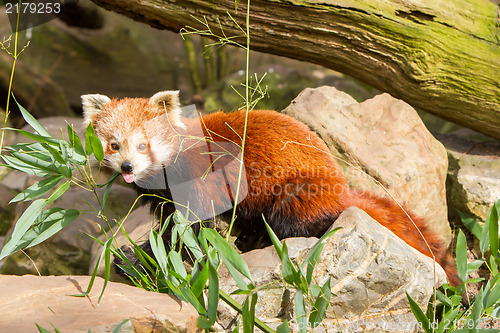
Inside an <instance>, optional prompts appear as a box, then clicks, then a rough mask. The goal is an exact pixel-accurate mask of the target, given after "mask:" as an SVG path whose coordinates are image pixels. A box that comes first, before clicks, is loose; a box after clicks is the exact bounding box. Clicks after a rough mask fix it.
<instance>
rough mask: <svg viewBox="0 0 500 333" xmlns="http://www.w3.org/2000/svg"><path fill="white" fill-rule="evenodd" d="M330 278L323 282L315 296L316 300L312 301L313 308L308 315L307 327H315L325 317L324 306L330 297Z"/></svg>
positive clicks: (326, 305) (325, 306)
mask: <svg viewBox="0 0 500 333" xmlns="http://www.w3.org/2000/svg"><path fill="white" fill-rule="evenodd" d="M330 280H331V278H328V280H327V281H326V282H325V284H324V285H323V287H321V292H320V294H319V295H318V296H317V298H316V301H315V302H314V308H313V311H312V312H311V314H310V315H309V325H310V326H309V327H311V328H313V329H314V328H315V327H317V326H318V325H319V324H320V323H321V322H322V321H323V318H324V317H325V313H326V308H327V307H328V304H329V302H330V297H331V296H332V290H331V288H330Z"/></svg>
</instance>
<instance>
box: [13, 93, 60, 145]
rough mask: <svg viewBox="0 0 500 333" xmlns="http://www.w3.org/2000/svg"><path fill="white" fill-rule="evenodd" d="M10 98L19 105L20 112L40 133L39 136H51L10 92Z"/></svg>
mask: <svg viewBox="0 0 500 333" xmlns="http://www.w3.org/2000/svg"><path fill="white" fill-rule="evenodd" d="M12 98H13V99H14V101H15V102H16V104H17V106H18V107H19V110H21V114H22V115H23V118H24V120H25V121H26V122H27V123H28V124H29V125H30V126H31V127H33V129H34V130H35V131H36V132H37V133H38V134H40V135H41V136H45V137H52V135H50V133H49V132H47V130H46V129H45V128H44V127H43V126H42V125H41V124H40V123H39V122H38V121H37V120H36V119H35V118H34V117H33V116H32V115H31V114H30V113H29V112H28V111H27V110H26V109H25V108H24V107H23V106H22V105H21V104H19V103H18V102H17V100H16V98H15V97H14V94H12Z"/></svg>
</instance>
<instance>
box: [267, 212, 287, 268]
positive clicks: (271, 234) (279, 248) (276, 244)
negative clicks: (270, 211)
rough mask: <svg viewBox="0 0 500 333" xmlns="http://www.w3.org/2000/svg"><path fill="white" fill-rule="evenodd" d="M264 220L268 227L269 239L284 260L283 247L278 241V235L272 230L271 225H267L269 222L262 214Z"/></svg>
mask: <svg viewBox="0 0 500 333" xmlns="http://www.w3.org/2000/svg"><path fill="white" fill-rule="evenodd" d="M262 218H263V219H264V225H265V226H266V230H267V233H268V235H269V238H271V242H272V243H273V245H274V248H275V249H276V252H277V253H278V256H279V258H280V260H282V258H283V246H282V245H281V242H280V240H279V239H278V237H277V236H276V234H275V233H274V231H273V229H271V227H270V226H269V224H267V221H266V219H265V217H264V214H262Z"/></svg>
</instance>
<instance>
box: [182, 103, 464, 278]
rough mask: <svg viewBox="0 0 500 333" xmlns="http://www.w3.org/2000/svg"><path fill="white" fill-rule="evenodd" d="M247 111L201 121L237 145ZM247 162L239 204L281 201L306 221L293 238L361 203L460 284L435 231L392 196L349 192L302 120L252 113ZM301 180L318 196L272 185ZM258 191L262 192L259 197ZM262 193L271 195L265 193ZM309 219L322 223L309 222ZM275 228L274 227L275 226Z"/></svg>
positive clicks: (252, 206) (254, 206) (318, 229)
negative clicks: (326, 217) (288, 171)
mask: <svg viewBox="0 0 500 333" xmlns="http://www.w3.org/2000/svg"><path fill="white" fill-rule="evenodd" d="M243 115H244V113H243V111H241V112H236V113H229V114H226V113H222V112H217V113H214V114H211V115H208V116H205V117H204V119H203V120H204V123H205V125H206V127H207V128H208V129H210V130H211V131H212V132H214V133H217V134H220V136H221V137H225V138H228V139H229V140H232V141H235V142H238V143H239V142H241V141H240V139H239V137H238V135H236V133H234V131H236V132H237V133H238V134H239V135H240V136H242V134H243V127H244V116H243ZM228 124H229V125H230V128H232V129H233V130H234V131H233V130H231V129H230V128H229V126H228ZM188 131H189V128H188ZM214 138H215V137H214ZM244 161H245V167H246V170H245V171H246V174H247V180H248V184H249V193H248V196H247V197H246V198H245V200H244V201H243V202H242V203H241V205H242V206H243V207H244V208H245V209H249V210H255V211H257V212H260V211H261V210H262V207H267V206H269V205H273V204H274V205H281V209H283V208H284V209H285V212H284V213H285V214H293V215H295V216H297V217H298V219H297V220H299V221H301V223H302V224H304V225H297V226H294V231H293V232H292V235H293V236H320V235H321V233H322V232H324V231H325V230H326V229H327V228H328V227H329V226H330V224H331V222H332V221H331V220H321V219H319V220H318V219H317V217H318V216H323V215H328V214H325V212H328V213H329V214H330V215H332V213H333V216H334V215H338V214H340V213H341V212H342V211H343V210H344V209H346V208H347V207H350V206H357V207H359V208H361V209H363V210H364V211H366V212H367V213H368V214H369V215H370V216H371V217H372V218H373V219H375V220H377V221H378V222H379V223H380V224H382V225H383V226H385V227H387V228H388V229H389V230H391V231H392V232H394V233H395V234H396V235H397V236H398V237H400V238H401V239H403V240H404V241H405V242H406V243H407V244H409V245H410V246H412V247H413V248H415V249H417V250H418V251H420V252H421V253H423V254H425V255H427V256H429V257H431V258H433V256H434V257H435V260H436V261H437V262H438V263H439V264H441V266H442V267H443V268H444V269H445V271H446V273H447V275H448V278H449V279H450V282H451V283H452V284H454V285H457V284H459V283H460V281H459V280H458V278H457V273H456V270H455V268H454V265H453V264H452V263H451V261H450V257H449V254H448V252H447V248H446V244H445V242H444V241H443V239H442V238H441V237H440V236H438V235H437V234H435V233H434V232H432V231H431V230H430V229H429V228H428V227H427V226H426V224H425V221H424V220H423V219H422V218H420V217H417V216H415V215H413V214H411V213H409V215H410V217H411V219H412V220H413V222H412V221H411V220H410V219H409V218H408V216H407V215H406V213H405V212H404V211H403V210H402V209H401V208H400V207H399V206H398V205H397V204H396V203H395V202H394V201H393V200H390V199H387V198H382V197H377V196H374V195H372V194H369V193H367V192H363V191H357V190H351V189H350V188H349V187H348V185H347V182H346V180H345V178H344V177H343V175H342V173H341V171H340V169H339V167H338V164H337V162H336V161H335V159H334V157H333V156H332V155H331V153H330V152H329V150H328V147H327V146H326V145H325V144H324V142H323V141H322V140H321V139H320V138H319V137H318V136H317V135H316V134H315V133H313V132H311V131H310V130H309V128H308V127H307V126H306V125H304V124H303V123H300V122H299V121H297V120H295V119H293V118H291V117H288V116H286V115H284V114H280V113H276V112H273V111H252V112H250V113H249V119H248V126H247V141H246V146H245V154H244ZM255 163H257V165H255ZM287 168H288V169H293V168H296V170H295V171H298V172H295V174H293V172H292V174H291V175H290V174H288V175H287V174H286V173H285V174H280V173H279V171H280V170H279V169H287ZM266 171H267V172H266ZM291 171H294V170H291ZM297 181H298V182H299V183H301V184H304V183H306V184H310V185H316V186H317V187H318V188H319V189H320V190H319V191H318V193H317V194H314V195H313V194H311V193H308V195H310V196H309V197H307V198H304V197H303V196H301V194H300V193H294V194H293V195H285V194H282V195H281V196H282V197H281V198H276V191H275V193H273V192H272V187H273V186H276V185H278V186H281V187H283V186H285V184H295V183H296V182H297ZM257 191H261V193H260V195H259V193H257ZM262 191H264V192H266V191H267V192H266V193H272V195H262ZM278 196H279V195H278ZM283 201H286V205H283ZM310 221H315V223H318V222H320V223H318V224H317V225H315V226H310V225H305V224H307V223H309V222H310ZM277 227H278V226H273V229H277ZM285 227H286V228H290V227H291V226H285ZM285 234H286V232H285ZM286 236H288V235H286Z"/></svg>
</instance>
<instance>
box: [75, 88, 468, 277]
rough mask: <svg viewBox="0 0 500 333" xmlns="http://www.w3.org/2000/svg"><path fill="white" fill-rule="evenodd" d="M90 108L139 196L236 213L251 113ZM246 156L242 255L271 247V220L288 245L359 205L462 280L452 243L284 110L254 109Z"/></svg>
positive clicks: (159, 100) (199, 215)
mask: <svg viewBox="0 0 500 333" xmlns="http://www.w3.org/2000/svg"><path fill="white" fill-rule="evenodd" d="M82 104H83V112H84V123H85V124H89V123H91V124H92V126H93V127H94V129H95V132H96V135H97V136H98V137H99V138H100V140H101V141H102V144H103V147H104V152H105V159H104V162H105V164H106V165H107V166H109V167H110V168H112V169H113V170H115V171H117V172H120V173H121V174H122V176H123V179H124V180H125V181H126V182H128V183H131V182H135V183H136V184H137V185H139V186H138V191H139V193H147V194H157V195H158V196H146V200H147V201H149V202H150V203H151V209H152V210H153V211H156V213H157V214H160V215H162V216H163V217H165V216H168V215H169V214H170V213H173V212H174V211H175V208H176V205H174V204H171V203H169V204H165V202H164V201H165V199H168V200H171V201H176V202H177V201H179V200H180V201H183V202H180V205H177V208H179V207H186V206H188V207H189V211H191V212H192V213H193V216H194V220H196V219H198V220H202V219H206V218H208V217H211V216H213V215H223V214H224V212H225V211H228V210H230V209H231V207H232V205H233V204H234V200H235V195H236V186H235V185H236V184H237V183H238V173H239V166H240V163H239V158H240V157H241V155H239V154H238V153H239V151H240V147H241V145H242V138H243V134H244V127H245V112H244V111H238V112H233V113H223V112H216V113H212V114H209V115H205V116H203V117H201V118H199V119H182V118H181V116H180V113H181V110H180V106H179V95H178V91H163V92H159V93H157V94H155V95H153V96H152V97H151V98H150V99H140V98H124V99H121V100H117V99H110V98H108V97H107V96H104V95H98V94H94V95H83V96H82ZM228 147H233V148H234V147H236V149H233V148H228ZM243 156H244V157H243V163H244V168H245V169H244V176H245V178H244V181H243V182H242V184H241V187H240V192H241V195H240V196H239V198H240V200H238V202H239V203H238V205H237V210H236V216H237V219H236V222H235V227H237V228H239V230H240V236H239V237H238V239H237V240H236V245H237V246H238V247H239V248H240V249H242V250H248V248H246V246H247V245H246V244H248V243H249V242H248V238H250V239H254V240H259V241H260V242H261V243H264V244H265V243H266V242H269V239H268V236H267V232H266V230H265V228H264V225H263V222H262V221H263V219H262V216H264V218H265V219H266V221H267V222H268V223H269V225H270V226H271V228H272V229H273V231H274V232H275V233H276V235H277V236H278V238H280V239H283V238H287V237H310V236H315V237H320V236H321V235H322V234H323V233H324V232H325V231H326V230H327V229H328V228H329V227H330V226H331V225H332V223H334V222H335V220H336V219H337V217H338V216H339V214H340V213H341V212H342V211H344V210H345V209H346V208H348V207H351V206H357V207H359V208H361V209H363V210H364V211H365V212H366V213H368V214H369V215H370V216H371V217H372V218H374V219H375V220H377V221H378V222H379V223H380V224H382V225H383V226H385V227H387V228H388V229H389V230H391V231H392V232H394V233H395V234H396V235H397V236H398V237H400V238H401V239H402V240H404V241H405V242H406V243H407V244H409V245H410V246H412V247H414V248H415V249H417V250H418V251H420V252H421V253H423V254H425V255H427V256H429V257H431V258H432V254H434V256H435V259H436V261H437V262H438V263H439V264H440V265H441V266H442V267H443V268H444V269H445V271H446V274H447V276H448V279H449V281H450V283H451V284H452V285H458V284H460V281H459V279H458V277H457V273H456V270H455V268H454V265H453V264H452V262H451V261H450V256H449V254H448V252H447V247H446V243H445V242H444V241H443V239H442V238H441V237H440V236H438V235H437V234H435V233H433V232H432V231H431V230H430V229H429V228H428V227H427V226H426V224H425V222H424V221H423V219H422V218H420V217H417V216H414V215H410V216H411V219H412V220H413V221H414V223H415V225H416V226H417V227H418V229H419V230H417V228H416V227H415V225H414V224H413V223H412V221H411V220H410V219H409V218H408V216H407V215H406V214H405V212H404V211H403V210H402V209H401V208H400V207H399V206H398V205H397V204H396V203H394V202H393V201H392V200H389V199H386V198H382V197H377V196H375V195H372V194H369V193H367V192H364V191H360V190H353V189H351V188H349V186H348V184H347V181H346V179H345V178H344V176H343V175H342V173H341V171H340V168H339V166H338V164H337V162H336V161H335V158H334V157H333V155H332V154H331V153H330V152H329V150H328V148H327V146H326V145H325V143H324V142H323V141H322V140H321V139H320V138H319V136H318V135H317V134H315V133H314V132H312V131H311V130H310V129H309V128H308V127H307V126H306V125H305V124H303V123H301V122H299V121H298V120H296V119H294V118H292V117H290V116H287V115H285V114H281V113H278V112H275V111H265V110H254V111H251V112H249V113H248V121H247V128H246V141H245V146H244V154H243ZM160 197H162V198H165V199H161V198H160ZM179 198H180V199H179ZM195 201H196V202H195ZM162 203H163V205H162ZM228 203H229V205H228ZM158 205H160V206H161V207H162V209H160V210H158V209H157V208H158V207H159V206H158ZM226 214H227V213H226ZM194 228H195V229H196V228H199V225H198V224H194ZM419 231H420V232H419ZM422 235H423V237H422ZM424 238H425V240H424ZM146 246H147V245H146ZM429 248H430V250H429ZM431 251H432V253H431Z"/></svg>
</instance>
